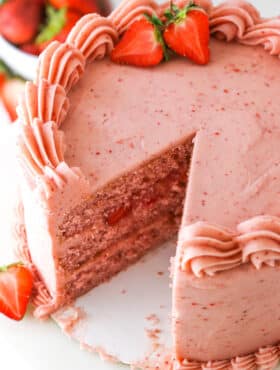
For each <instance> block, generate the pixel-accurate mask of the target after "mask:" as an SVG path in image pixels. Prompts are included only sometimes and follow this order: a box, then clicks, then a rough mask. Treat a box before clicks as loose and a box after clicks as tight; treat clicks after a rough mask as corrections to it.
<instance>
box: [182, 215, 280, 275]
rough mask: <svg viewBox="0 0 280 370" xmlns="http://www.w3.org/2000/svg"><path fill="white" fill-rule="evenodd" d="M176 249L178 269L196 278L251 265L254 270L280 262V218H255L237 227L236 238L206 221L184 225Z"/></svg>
mask: <svg viewBox="0 0 280 370" xmlns="http://www.w3.org/2000/svg"><path fill="white" fill-rule="evenodd" d="M179 246H180V247H181V248H182V250H183V257H182V261H181V268H182V270H183V271H186V272H188V273H193V274H194V275H195V276H197V277H202V276H204V275H209V276H213V275H214V274H215V273H217V272H221V271H224V270H229V269H232V268H234V267H237V266H239V265H241V264H242V263H247V262H251V263H252V264H253V265H254V266H255V267H256V268H257V269H260V268H261V267H262V265H268V266H272V267H274V266H275V264H276V263H277V261H279V260H280V219H279V218H278V217H273V216H257V217H254V218H251V219H249V220H247V221H245V222H242V223H241V224H239V225H238V226H237V233H236V235H234V234H232V233H231V232H230V231H229V230H226V229H224V228H221V227H219V226H214V225H210V224H208V223H206V222H197V223H195V224H192V225H189V226H184V227H183V228H182V230H181V232H180V237H179Z"/></svg>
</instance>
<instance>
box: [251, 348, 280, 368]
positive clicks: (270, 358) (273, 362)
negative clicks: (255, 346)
mask: <svg viewBox="0 0 280 370" xmlns="http://www.w3.org/2000/svg"><path fill="white" fill-rule="evenodd" d="M278 361H279V347H277V346H270V347H266V348H260V349H259V351H258V352H257V353H256V365H257V367H258V368H259V370H270V369H274V368H275V367H276V366H277V364H278Z"/></svg>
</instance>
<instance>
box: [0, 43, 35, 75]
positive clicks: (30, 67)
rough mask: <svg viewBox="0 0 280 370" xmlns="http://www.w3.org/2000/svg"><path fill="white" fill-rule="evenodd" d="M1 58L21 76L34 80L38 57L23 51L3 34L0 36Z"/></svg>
mask: <svg viewBox="0 0 280 370" xmlns="http://www.w3.org/2000/svg"><path fill="white" fill-rule="evenodd" d="M0 59H2V60H3V61H4V62H5V63H6V64H7V65H8V66H9V67H10V68H11V69H12V70H13V71H14V72H16V73H17V74H19V75H20V76H22V77H24V78H26V79H27V80H34V78H35V74H36V67H37V60H38V57H36V56H34V55H31V54H28V53H25V52H23V51H21V50H20V49H18V48H17V47H15V46H14V45H12V44H10V43H9V42H8V41H7V40H5V39H4V38H3V37H2V36H0Z"/></svg>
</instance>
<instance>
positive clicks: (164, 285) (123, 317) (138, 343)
mask: <svg viewBox="0 0 280 370" xmlns="http://www.w3.org/2000/svg"><path fill="white" fill-rule="evenodd" d="M174 253H175V243H174V242H173V243H172V242H170V243H167V244H165V245H164V246H163V247H161V248H159V249H157V250H156V251H154V252H151V253H150V254H148V255H147V256H146V257H144V258H143V259H142V260H141V261H140V262H139V263H137V264H136V265H134V266H132V267H130V268H129V269H128V270H126V271H124V272H122V273H120V274H119V275H118V276H116V277H115V278H113V279H112V280H111V281H110V282H108V283H106V284H103V285H101V286H99V287H98V288H96V289H94V290H93V291H91V292H90V293H88V294H86V295H85V296H83V297H81V298H79V299H78V300H77V301H76V302H75V304H74V305H73V306H71V307H69V308H65V309H63V310H61V311H59V312H58V313H56V314H55V315H54V316H53V318H54V320H55V321H56V322H57V323H58V325H59V326H60V327H61V328H62V330H64V331H65V332H66V333H67V334H68V335H70V336H71V337H72V338H74V339H76V340H77V341H79V342H80V344H81V346H82V347H83V348H85V349H88V350H90V351H93V352H98V353H99V354H100V355H101V356H102V357H103V358H105V359H109V360H113V361H116V362H118V361H119V362H122V363H125V364H129V365H131V366H132V367H135V368H145V369H151V370H154V369H156V368H158V369H161V370H163V369H169V368H170V357H171V342H172V341H171V332H170V328H171V317H170V313H171V288H170V278H169V274H170V273H169V266H170V258H171V256H173V255H174Z"/></svg>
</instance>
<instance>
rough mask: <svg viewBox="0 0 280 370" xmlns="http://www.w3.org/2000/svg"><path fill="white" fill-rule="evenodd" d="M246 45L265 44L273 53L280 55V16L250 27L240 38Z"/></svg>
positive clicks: (266, 48)
mask: <svg viewBox="0 0 280 370" xmlns="http://www.w3.org/2000/svg"><path fill="white" fill-rule="evenodd" d="M240 42H241V43H242V44H245V45H252V46H255V45H263V47H264V48H265V50H267V51H268V52H269V53H270V54H271V55H277V56H280V18H274V19H269V20H264V21H262V22H261V23H259V24H255V25H253V26H251V27H249V28H248V30H247V32H246V34H245V35H243V38H242V39H241V40H240Z"/></svg>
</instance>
